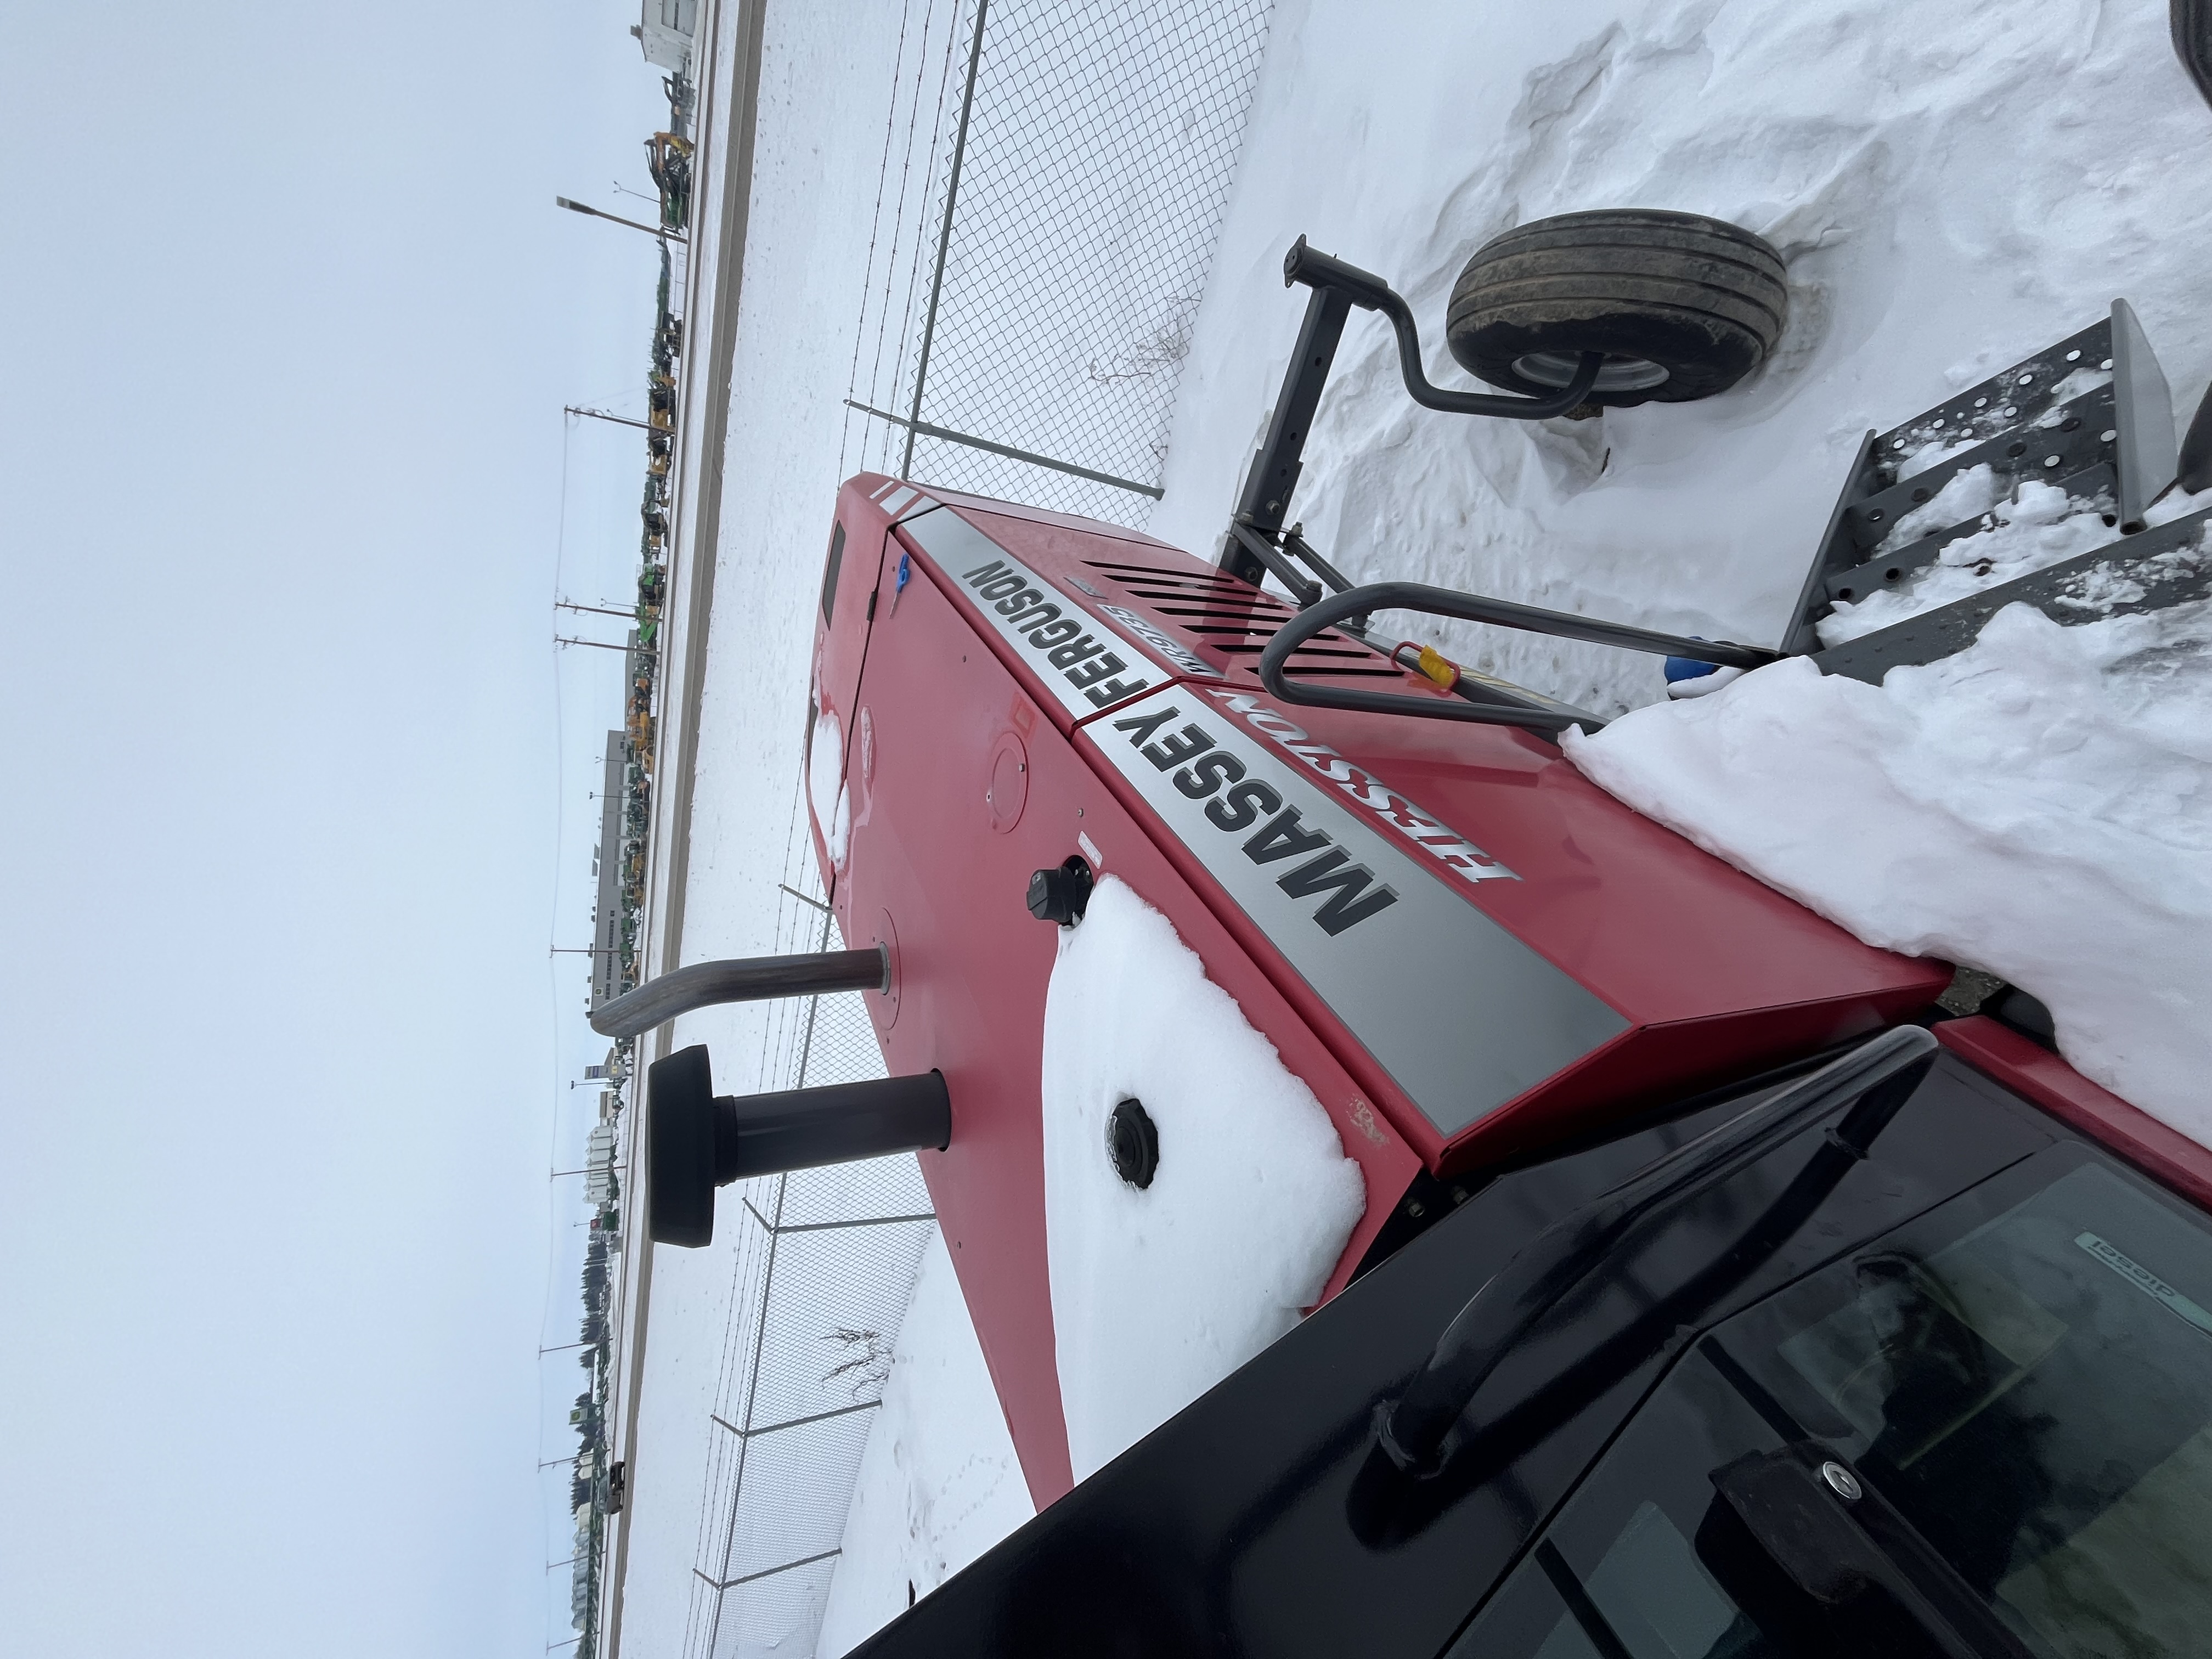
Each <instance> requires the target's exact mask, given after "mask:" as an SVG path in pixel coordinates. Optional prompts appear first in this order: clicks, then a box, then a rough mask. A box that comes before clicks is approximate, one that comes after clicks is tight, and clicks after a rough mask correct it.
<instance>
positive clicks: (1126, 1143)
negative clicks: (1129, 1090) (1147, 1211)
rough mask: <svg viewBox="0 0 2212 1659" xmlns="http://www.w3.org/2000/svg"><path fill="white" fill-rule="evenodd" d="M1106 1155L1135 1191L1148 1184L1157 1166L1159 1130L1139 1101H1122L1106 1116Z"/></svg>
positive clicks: (1150, 1183) (1133, 1099)
mask: <svg viewBox="0 0 2212 1659" xmlns="http://www.w3.org/2000/svg"><path fill="white" fill-rule="evenodd" d="M1106 1156H1107V1157H1109V1158H1112V1159H1113V1160H1114V1173H1115V1175H1117V1176H1121V1179H1122V1180H1124V1181H1126V1182H1128V1183H1129V1184H1130V1185H1131V1186H1132V1187H1134V1188H1137V1189H1138V1190H1139V1192H1142V1191H1143V1190H1144V1189H1145V1188H1147V1187H1149V1186H1151V1185H1152V1176H1153V1175H1154V1174H1155V1173H1156V1172H1157V1171H1158V1169H1159V1167H1160V1131H1159V1127H1158V1125H1157V1124H1155V1123H1154V1122H1153V1121H1152V1114H1151V1113H1150V1112H1148V1111H1146V1109H1145V1103H1144V1102H1143V1101H1141V1100H1138V1099H1136V1098H1134V1097H1132V1098H1130V1099H1127V1100H1125V1101H1123V1102H1122V1103H1121V1104H1120V1105H1118V1106H1116V1107H1115V1109H1114V1111H1113V1115H1111V1116H1110V1117H1109V1118H1108V1119H1107V1120H1106Z"/></svg>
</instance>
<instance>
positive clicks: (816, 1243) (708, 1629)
mask: <svg viewBox="0 0 2212 1659" xmlns="http://www.w3.org/2000/svg"><path fill="white" fill-rule="evenodd" d="M802 856H803V854H802ZM801 915H802V916H803V918H804V921H803V922H802V927H803V930H804V931H801V930H800V929H799V928H793V929H791V930H790V931H792V932H793V933H796V934H797V937H794V938H792V939H788V940H785V939H779V940H778V944H779V945H783V946H785V947H786V948H792V949H800V950H837V949H840V948H842V941H840V940H839V939H838V937H837V932H836V927H835V925H834V924H833V923H832V922H831V921H830V920H829V917H828V916H827V915H823V914H822V913H820V912H818V911H813V910H811V909H808V910H805V911H803V912H802V913H801ZM782 1013H783V1015H784V1018H781V1019H780V1020H778V1022H777V1023H776V1024H775V1026H773V1027H772V1028H771V1030H770V1032H769V1038H768V1053H767V1054H766V1055H765V1056H764V1064H763V1075H762V1078H761V1086H762V1087H763V1088H815V1087H819V1086H821V1085H824V1084H830V1083H844V1082H852V1081H857V1080H860V1079H866V1078H878V1077H882V1076H883V1075H884V1063H883V1056H882V1052H881V1050H880V1049H879V1048H878V1046H877V1042H876V1036H875V1031H874V1029H873V1027H872V1026H871V1024H869V1021H868V1015H867V1010H866V1007H865V1006H863V1003H862V999H861V998H860V996H859V995H857V994H845V995H841V996H829V997H817V998H813V999H811V1000H807V1001H805V1002H799V1003H790V1004H786V1005H784V1008H783V1010H782ZM717 1209H718V1212H719V1218H720V1225H725V1226H728V1227H731V1228H732V1229H733V1230H736V1231H738V1233H739V1238H738V1249H737V1252H736V1269H735V1273H736V1283H735V1285H734V1287H733V1293H732V1298H731V1304H730V1316H729V1323H728V1326H727V1328H726V1336H725V1342H724V1364H723V1369H722V1375H721V1377H720V1383H719V1384H718V1386H717V1389H716V1391H715V1401H716V1403H715V1407H714V1411H713V1413H712V1414H711V1415H712V1428H713V1433H712V1434H711V1435H710V1437H709V1442H708V1443H709V1447H710V1450H709V1453H708V1464H707V1468H706V1469H705V1470H704V1471H703V1477H704V1502H703V1506H702V1521H701V1526H700V1531H699V1539H698V1549H697V1554H696V1558H695V1559H694V1562H693V1566H692V1606H691V1612H690V1619H689V1620H688V1632H687V1637H686V1640H685V1644H684V1652H685V1655H686V1656H687V1659H753V1656H766V1655H770V1654H774V1655H779V1656H785V1659H787V1656H790V1655H793V1654H800V1655H804V1654H808V1653H811V1652H812V1651H813V1650H814V1641H815V1637H816V1634H817V1631H818V1629H819V1626H820V1624H821V1620H822V1611H823V1607H824V1605H825V1604H826V1602H827V1601H828V1599H829V1580H830V1576H831V1574H832V1573H833V1572H834V1571H836V1562H837V1553H838V1545H839V1541H840V1540H841V1538H842V1534H843V1533H844V1529H845V1513H846V1510H847V1509H848V1506H849V1505H850V1504H851V1502H852V1494H853V1483H854V1479H855V1477H856V1476H857V1474H858V1473H859V1470H860V1453H861V1451H862V1450H863V1449H864V1448H865V1447H866V1444H867V1437H868V1430H869V1426H870V1425H871V1424H872V1422H873V1421H874V1415H875V1410H876V1407H878V1404H880V1402H881V1399H882V1395H883V1388H884V1381H885V1379H886V1378H887V1377H888V1376H890V1355H891V1345H892V1342H893V1341H894V1340H896V1337H897V1335H898V1328H899V1322H900V1321H901V1320H902V1319H903V1318H904V1317H905V1315H906V1307H907V1301H908V1297H909V1296H910V1295H911V1294H912V1292H913V1288H914V1278H915V1271H916V1269H917V1268H918V1267H919V1266H920V1265H921V1252H922V1249H923V1247H924V1246H925V1245H926V1244H927V1242H928V1238H929V1230H930V1229H931V1228H932V1227H933V1226H934V1225H936V1218H935V1217H934V1216H933V1214H932V1213H931V1211H930V1206H929V1194H928V1191H927V1188H924V1186H923V1185H922V1181H921V1169H920V1166H919V1165H917V1164H916V1163H915V1160H914V1158H912V1157H910V1156H908V1157H899V1158H875V1159H871V1160H869V1161H868V1162H866V1163H863V1164H842V1165H839V1166H836V1167H834V1168H830V1169H826V1170H801V1171H799V1172H798V1173H795V1174H793V1175H787V1176H768V1177H764V1178H762V1179H759V1180H756V1181H749V1182H743V1183H741V1184H740V1185H738V1186H736V1187H733V1188H730V1189H729V1190H728V1191H726V1192H725V1193H723V1194H721V1197H720V1203H719V1204H718V1206H717Z"/></svg>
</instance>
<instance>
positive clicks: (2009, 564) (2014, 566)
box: [1816, 466, 2187, 645]
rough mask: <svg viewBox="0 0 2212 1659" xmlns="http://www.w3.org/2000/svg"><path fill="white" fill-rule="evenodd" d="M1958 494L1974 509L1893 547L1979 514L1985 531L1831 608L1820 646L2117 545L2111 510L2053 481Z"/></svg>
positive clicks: (1932, 504) (1931, 522)
mask: <svg viewBox="0 0 2212 1659" xmlns="http://www.w3.org/2000/svg"><path fill="white" fill-rule="evenodd" d="M1989 470H1990V469H1989V468H1988V467H1986V466H1972V467H1968V468H1967V469H1966V471H1964V472H1961V473H1960V474H1959V475H1958V477H1954V478H1953V479H1952V480H1951V484H1957V483H1960V480H1961V479H1967V478H1972V477H1973V476H1974V474H1976V473H1984V474H1986V473H1987V472H1988V471H1989ZM1951 493H1952V491H1951V485H1946V486H1945V487H1944V488H1943V489H1942V491H1941V492H1940V493H1939V494H1938V495H1936V498H1935V499H1934V500H1933V501H1929V503H1928V505H1927V506H1926V507H1920V508H1918V509H1917V510H1916V511H1915V512H1912V513H1907V514H1905V517H1904V518H1903V519H1900V520H1899V521H1898V529H1899V532H1900V533H1902V532H1904V531H1905V527H1906V526H1909V525H1911V523H1912V521H1913V520H1915V519H1917V518H1919V517H1920V515H1921V514H1922V513H1929V512H1930V510H1931V509H1933V508H1936V507H1942V506H1943V505H1944V504H1945V501H1946V500H1947V498H1948V497H1949V496H1950V495H1951ZM1965 494H1966V496H1967V497H1968V498H1972V497H1976V496H1978V497H1979V498H1980V502H1981V504H1980V505H1976V506H1970V507H1966V510H1965V511H1964V512H1960V513H1948V514H1937V515H1935V516H1931V517H1929V519H1928V520H1926V521H1925V522H1924V523H1923V524H1922V525H1921V526H1919V528H1917V529H1916V530H1914V531H1912V532H1911V534H1909V535H1906V536H1905V540H1904V541H1903V542H1899V546H1903V545H1905V543H1908V542H1912V541H1917V540H1918V539H1919V538H1920V537H1922V536H1923V535H1926V534H1928V533H1929V532H1931V531H1936V530H1942V529H1945V528H1947V527H1948V526H1951V525H1954V524H1959V523H1961V522H1963V521H1964V520H1966V519H1969V518H1971V517H1972V516H1973V515H1974V514H1975V513H1981V512H1984V510H1986V511H1987V513H1988V521H1987V527H1986V528H1984V529H1981V530H1978V531H1976V532H1974V533H1973V534H1972V535H1971V536H1961V537H1960V538H1959V539H1958V540H1956V541H1954V542H1947V543H1946V544H1944V547H1943V550H1942V552H1941V553H1939V554H1938V555H1937V556H1936V562H1935V563H1934V564H1931V565H1929V566H1927V567H1926V568H1923V569H1921V570H1917V571H1915V572H1913V573H1912V574H1911V575H1909V576H1907V577H1905V580H1902V581H1901V582H1899V584H1898V585H1897V586H1895V587H1888V588H1883V589H1881V591H1879V592H1874V593H1869V594H1868V595H1867V597H1866V598H1865V599H1861V600H1860V601H1858V602H1857V604H1855V605H1854V604H1851V603H1849V602H1842V603H1838V605H1836V606H1835V608H1834V609H1833V610H1832V611H1829V613H1828V614H1827V615H1826V617H1822V618H1821V619H1820V623H1818V624H1817V627H1816V631H1817V632H1818V633H1819V634H1820V643H1821V644H1823V645H1841V644H1842V643H1843V642H1844V641H1845V640H1855V639H1857V638H1858V637H1859V636H1860V635H1863V634H1871V633H1873V632H1875V630H1876V629H1883V628H1887V627H1888V626H1889V625H1890V624H1891V623H1899V622H1903V621H1904V620H1905V618H1906V617H1913V616H1917V615H1919V613H1920V612H1922V611H1933V610H1935V609H1936V607H1937V606H1938V605H1948V604H1950V603H1951V602H1952V601H1953V600H1954V599H1964V598H1966V595H1968V594H1969V593H1978V592H1981V590H1982V589H1984V588H1985V587H1995V586H1997V585H1998V584H2000V583H2002V582H2008V581H2013V580H2016V579H2018V578H2019V577H2021V576H2026V575H2031V574H2033V573H2034V572H2036V571H2038V570H2041V569H2043V568H2045V567H2046V566H2049V565H2054V564H2057V563H2060V562H2063V561H2064V560H2067V559H2070V558H2072V557H2074V556H2075V555H2076V554H2077V553H2087V552H2089V551H2090V550H2092V549H2094V548H2098V547H2102V546H2104V545H2105V544H2106V543H2112V544H2118V542H2119V540H2120V533H2119V532H2118V531H2117V530H2115V529H2113V528H2112V525H2111V524H2110V523H2109V522H2108V521H2107V515H2108V514H2110V513H2111V512H2112V503H2111V502H2110V501H2081V500H2079V499H2077V498H2075V497H2074V496H2071V495H2068V494H2067V493H2066V492H2065V491H2064V490H2063V489H2060V488H2059V487H2058V486H2057V484H2048V483H2043V482H2042V481H2041V480H2040V479H2038V478H2029V479H2026V480H2024V481H2023V482H2022V483H2021V486H2020V490H2019V494H2018V495H2017V496H2016V497H2015V499H2013V500H2011V501H1999V502H1997V503H1996V506H1995V507H1989V506H1988V500H1987V491H1986V488H1985V487H1984V486H1976V487H1974V488H1972V489H1968V490H1967V491H1966V492H1965ZM2184 499H2187V498H2184ZM1891 539H1892V540H1895V539H1896V538H1894V537H1893V538H1891ZM1888 545H1889V544H1888V543H1887V542H1885V543H1884V544H1883V546H1884V548H1885V549H1886V548H1887V547H1888Z"/></svg>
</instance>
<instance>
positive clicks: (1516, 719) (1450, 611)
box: [1260, 582, 1781, 732]
mask: <svg viewBox="0 0 2212 1659" xmlns="http://www.w3.org/2000/svg"><path fill="white" fill-rule="evenodd" d="M1367 611H1419V613H1421V614H1422V615H1423V616H1429V617H1457V618H1459V619H1460V620H1462V621H1463V622H1480V623H1493V624H1495V625H1496V626H1498V627H1500V628H1518V629H1525V630H1526V631H1528V632H1529V633H1533V634H1551V635H1557V636H1558V637H1559V638H1561V639H1568V640H1581V641H1585V642H1587V643H1589V644H1591V645H1610V646H1615V647H1620V649H1622V650H1624V651H1643V652H1648V653H1650V654H1651V655H1653V656H1660V657H1694V658H1696V659H1698V660H1699V661H1700V662H1710V663H1713V664H1716V665H1718V666H1721V667H1723V668H1763V667H1765V665H1767V664H1768V663H1771V662H1774V661H1776V660H1778V658H1779V657H1780V654H1781V653H1778V652H1774V651H1769V650H1767V649H1765V647H1760V646H1755V645H1736V644H1734V643H1732V642H1731V641H1727V640H1692V639H1686V638H1683V637H1682V636H1680V635H1674V634H1657V633H1654V632H1652V631H1651V630H1650V629H1645V628H1631V627H1629V626H1627V625H1626V623H1609V622H1601V621H1599V620H1597V619H1596V618H1595V617H1576V616H1570V615H1568V614H1567V613H1566V612H1565V611H1540V610H1538V609H1537V608H1536V607H1535V606H1534V605H1515V604H1514V603H1512V602H1511V601H1510V600H1509V599H1488V598H1486V597H1485V596H1483V595H1482V594H1480V593H1459V592H1453V591H1452V590H1451V589H1450V588H1449V587H1431V586H1428V585H1427V584H1426V583H1425V582H1370V583H1369V584H1367V585H1366V586H1364V587H1353V588H1347V589H1346V590H1345V591H1344V592H1340V593H1337V594H1334V595H1333V596H1332V597H1330V598H1328V599H1320V600H1317V601H1316V602H1315V603H1314V604H1311V605H1308V606H1307V607H1306V608H1305V609H1304V610H1303V611H1300V612H1299V613H1298V614H1297V616H1295V617H1292V618H1291V620H1290V621H1289V622H1288V623H1285V624H1284V625H1283V627H1282V628H1281V629H1279V630H1278V632H1277V633H1276V635H1275V637H1274V638H1273V639H1272V640H1270V641H1267V649H1266V650H1264V651H1262V652H1261V653H1260V684H1262V685H1264V686H1265V687H1267V690H1268V692H1269V693H1270V694H1271V695H1273V696H1277V697H1279V698H1281V699H1282V700H1283V701H1284V702H1293V703H1304V705H1306V706H1307V707H1308V708H1353V709H1359V710H1362V711H1364V712H1365V713H1369V714H1414V715H1418V716H1419V717H1421V718H1422V719H1425V720H1463V721H1468V722H1471V723H1474V724H1477V725H1483V726H1521V727H1523V728H1526V729H1528V730H1530V731H1537V732H1559V731H1563V730H1565V728H1566V727H1568V726H1584V727H1587V728H1589V729H1590V730H1595V729H1596V728H1597V727H1599V726H1603V725H1604V724H1605V722H1604V721H1603V720H1601V719H1600V718H1599V717H1598V716H1597V715H1595V714H1590V713H1589V711H1588V710H1586V709H1580V708H1575V707H1573V706H1572V705H1571V704H1569V703H1563V702H1554V701H1553V700H1552V699H1550V698H1542V699H1539V698H1538V697H1537V696H1535V694H1534V693H1533V692H1526V691H1517V690H1516V692H1515V693H1514V694H1513V695H1511V696H1510V697H1509V696H1508V695H1507V692H1506V691H1505V690H1502V689H1501V688H1499V687H1498V686H1496V685H1492V684H1490V683H1488V682H1486V681H1481V680H1474V681H1472V682H1471V683H1470V682H1468V681H1462V684H1461V685H1455V686H1454V687H1453V688H1452V689H1453V690H1455V692H1458V693H1459V695H1460V698H1461V700H1460V701H1459V702H1444V701H1443V700H1442V699H1441V698H1436V697H1416V696H1407V695H1405V694H1404V693H1402V692H1384V691H1352V690H1341V689H1340V688H1338V687H1336V686H1332V685H1309V684H1300V683H1299V682H1297V681H1296V680H1292V679H1290V678H1286V677H1285V674H1284V671H1283V670H1284V667H1285V665H1286V664H1287V663H1288V662H1289V660H1290V657H1291V653H1292V652H1294V651H1296V650H1297V648H1298V647H1300V646H1302V645H1304V643H1305V642H1306V641H1308V640H1310V639H1311V638H1312V637H1313V636H1314V635H1316V634H1318V633H1321V632H1322V630H1323V629H1328V628H1330V627H1332V626H1336V625H1339V624H1340V623H1342V622H1343V621H1344V619H1345V618H1346V617H1352V616H1355V615H1359V614H1362V613H1364V612H1367ZM1394 660H1395V659H1394ZM1462 686H1464V688H1465V689H1464V690H1462Z"/></svg>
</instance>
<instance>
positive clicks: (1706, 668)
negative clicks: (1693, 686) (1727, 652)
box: [1666, 634, 1720, 685]
mask: <svg viewBox="0 0 2212 1659" xmlns="http://www.w3.org/2000/svg"><path fill="white" fill-rule="evenodd" d="M1690 637H1691V638H1692V639H1693V640H1701V639H1703V638H1704V637H1705V635H1702V634H1692V635H1690ZM1719 668H1720V665H1719V664H1718V663H1717V662H1699V660H1698V659H1696V658H1695V657H1669V658H1668V659H1667V670H1666V672H1667V684H1669V685H1679V684H1681V683H1682V682H1683V681H1684V680H1701V679H1703V678H1705V676H1706V675H1708V674H1711V673H1714V672H1716V671H1718V669H1719Z"/></svg>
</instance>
